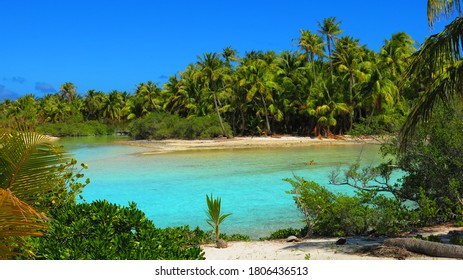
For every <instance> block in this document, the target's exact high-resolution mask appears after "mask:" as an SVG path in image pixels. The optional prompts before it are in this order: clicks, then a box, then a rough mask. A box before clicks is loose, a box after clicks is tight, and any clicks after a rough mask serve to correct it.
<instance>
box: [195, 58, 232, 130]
mask: <svg viewBox="0 0 463 280" xmlns="http://www.w3.org/2000/svg"><path fill="white" fill-rule="evenodd" d="M198 59H199V60H198V62H197V65H198V67H199V76H200V77H201V78H202V81H203V83H204V84H203V90H204V91H205V92H204V93H205V94H206V96H210V95H211V94H212V97H213V100H214V108H215V112H216V114H217V117H218V118H219V123H220V127H221V128H222V133H223V136H228V135H226V134H227V133H226V132H225V127H224V124H223V120H222V116H221V114H220V109H219V106H221V104H220V100H219V97H218V94H219V92H223V90H224V80H225V79H226V78H227V72H228V70H229V69H228V68H226V67H224V65H223V61H222V60H220V58H219V56H218V55H217V53H205V54H204V55H203V57H199V58H198Z"/></svg>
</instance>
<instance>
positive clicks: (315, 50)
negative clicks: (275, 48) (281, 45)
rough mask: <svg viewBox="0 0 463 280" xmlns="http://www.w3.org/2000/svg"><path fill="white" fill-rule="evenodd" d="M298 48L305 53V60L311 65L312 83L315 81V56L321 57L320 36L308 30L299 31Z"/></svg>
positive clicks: (321, 40)
mask: <svg viewBox="0 0 463 280" xmlns="http://www.w3.org/2000/svg"><path fill="white" fill-rule="evenodd" d="M300 33H301V36H300V37H299V43H298V45H299V47H301V49H302V50H303V51H304V52H305V53H306V55H307V59H308V60H309V62H310V63H311V64H312V75H313V80H314V82H315V81H316V79H317V77H316V71H315V56H318V57H319V58H321V57H323V55H324V53H323V48H324V45H325V44H324V43H323V39H322V37H320V35H318V34H315V33H312V32H310V30H300Z"/></svg>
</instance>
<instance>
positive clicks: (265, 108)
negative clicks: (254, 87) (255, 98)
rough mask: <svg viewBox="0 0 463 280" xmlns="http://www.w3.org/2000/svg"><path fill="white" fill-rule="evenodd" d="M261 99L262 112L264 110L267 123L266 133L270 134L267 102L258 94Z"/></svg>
mask: <svg viewBox="0 0 463 280" xmlns="http://www.w3.org/2000/svg"><path fill="white" fill-rule="evenodd" d="M260 98H261V100H262V104H263V105H264V112H265V122H266V124H267V135H272V130H271V129H270V121H269V119H268V110H267V103H266V102H265V99H264V96H262V94H261V95H260Z"/></svg>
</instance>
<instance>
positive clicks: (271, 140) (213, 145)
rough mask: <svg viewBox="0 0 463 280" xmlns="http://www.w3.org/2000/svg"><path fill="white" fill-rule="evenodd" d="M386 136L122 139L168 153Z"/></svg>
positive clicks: (372, 140)
mask: <svg viewBox="0 0 463 280" xmlns="http://www.w3.org/2000/svg"><path fill="white" fill-rule="evenodd" d="M385 140H386V138H382V137H352V136H348V135H345V136H338V137H336V138H311V137H295V136H277V137H276V136H274V137H234V138H230V139H227V138H216V139H207V140H177V139H169V140H129V141H120V142H119V143H121V144H126V145H132V146H138V147H146V148H150V149H152V150H151V151H148V152H145V153H144V154H156V153H166V152H174V151H189V150H216V149H246V148H282V147H305V146H311V145H352V144H380V143H382V142H384V141H385Z"/></svg>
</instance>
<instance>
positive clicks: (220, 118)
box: [214, 92, 228, 137]
mask: <svg viewBox="0 0 463 280" xmlns="http://www.w3.org/2000/svg"><path fill="white" fill-rule="evenodd" d="M214 105H215V112H216V113H217V116H218V117H219V122H220V127H221V128H222V134H223V136H226V137H228V135H226V133H225V127H224V126H223V122H222V117H221V116H220V112H219V106H218V105H217V94H216V93H215V92H214Z"/></svg>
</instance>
